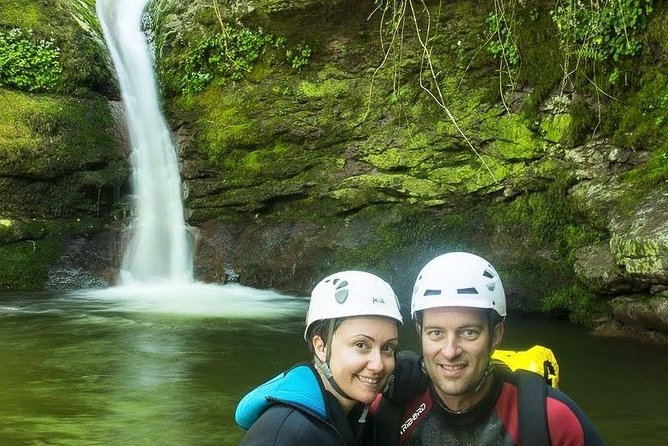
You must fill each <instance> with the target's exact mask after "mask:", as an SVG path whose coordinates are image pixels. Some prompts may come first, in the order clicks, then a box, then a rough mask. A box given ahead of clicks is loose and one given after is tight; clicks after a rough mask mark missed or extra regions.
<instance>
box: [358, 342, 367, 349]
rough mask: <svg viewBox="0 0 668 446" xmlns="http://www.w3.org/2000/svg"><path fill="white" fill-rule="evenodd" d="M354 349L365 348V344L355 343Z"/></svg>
mask: <svg viewBox="0 0 668 446" xmlns="http://www.w3.org/2000/svg"><path fill="white" fill-rule="evenodd" d="M355 347H357V348H366V347H367V346H366V343H364V342H355Z"/></svg>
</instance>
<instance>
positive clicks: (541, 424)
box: [514, 369, 550, 446]
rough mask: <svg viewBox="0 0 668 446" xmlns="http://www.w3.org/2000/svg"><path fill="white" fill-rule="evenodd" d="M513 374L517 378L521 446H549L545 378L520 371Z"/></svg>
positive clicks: (526, 371)
mask: <svg viewBox="0 0 668 446" xmlns="http://www.w3.org/2000/svg"><path fill="white" fill-rule="evenodd" d="M514 374H515V376H516V377H517V389H518V395H517V405H518V412H519V421H520V436H521V437H520V438H521V442H522V446H549V445H550V431H549V428H548V424H547V405H546V402H547V384H546V383H545V378H543V377H542V376H540V375H538V374H537V373H533V372H529V371H528V370H521V369H518V370H516V371H515V372H514Z"/></svg>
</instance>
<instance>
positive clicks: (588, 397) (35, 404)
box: [0, 286, 668, 445]
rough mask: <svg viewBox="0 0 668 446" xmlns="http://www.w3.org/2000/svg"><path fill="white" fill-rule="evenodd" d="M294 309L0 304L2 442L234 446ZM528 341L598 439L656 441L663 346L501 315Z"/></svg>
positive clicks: (515, 340) (226, 302) (275, 361)
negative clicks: (552, 359)
mask: <svg viewBox="0 0 668 446" xmlns="http://www.w3.org/2000/svg"><path fill="white" fill-rule="evenodd" d="M305 311H306V301H305V300H304V299H299V298H292V297H289V296H281V295H277V294H275V293H271V292H264V291H258V290H252V289H246V288H244V287H238V286H231V287H194V288H184V289H178V288H174V287H170V289H167V290H165V289H147V290H143V291H141V292H139V293H138V292H137V290H118V289H116V290H113V291H111V290H108V291H106V292H96V293H70V294H61V295H52V294H51V295H50V294H4V295H0V340H1V341H2V342H0V401H2V404H0V445H26V444H30V445H41V444H48V445H130V444H131V445H156V444H160V445H185V444H197V445H236V444H238V442H239V440H240V439H241V436H242V432H241V431H240V430H239V429H238V428H237V427H236V426H235V425H234V421H233V413H234V408H235V405H236V402H237V401H238V400H239V398H240V397H241V396H242V395H243V394H244V393H245V392H246V391H247V390H249V389H250V388H252V387H254V386H255V385H257V384H259V383H260V382H262V381H264V380H266V379H267V378H269V377H271V376H274V375H275V374H276V373H278V372H279V371H281V370H283V369H285V368H287V367H289V366H291V365H292V364H293V363H295V362H298V361H304V360H308V353H307V349H306V345H305V343H304V341H303V340H302V338H301V336H302V329H303V328H302V327H303V325H302V324H303V317H304V313H305ZM402 344H403V346H404V347H407V348H412V349H415V348H416V346H417V340H416V336H415V335H414V334H413V333H412V331H411V330H410V329H408V328H406V329H405V330H404V333H403V337H402ZM533 344H543V345H546V346H549V347H550V348H552V350H553V351H554V353H555V355H556V356H557V359H558V361H559V365H560V367H561V375H560V379H561V388H562V390H564V391H566V393H568V394H569V395H571V396H572V397H573V398H574V399H575V400H576V401H577V402H578V403H579V405H580V406H581V407H583V409H584V410H585V411H586V412H587V413H588V414H589V416H590V417H591V418H592V420H593V421H594V423H595V424H596V426H597V428H598V429H599V431H600V432H601V434H602V435H603V436H604V438H605V440H606V442H607V443H608V444H610V445H628V444H643V445H663V444H665V442H666V438H668V417H666V416H665V412H666V409H667V408H668V407H667V405H668V403H667V401H668V386H666V385H665V379H666V372H668V354H667V353H668V349H666V348H661V347H656V346H647V345H642V344H635V343H632V342H628V341H620V340H611V339H601V338H595V337H591V336H590V335H589V334H588V333H587V332H586V331H585V330H583V329H580V328H577V327H573V326H572V325H570V324H568V323H566V322H563V321H553V320H539V319H524V318H520V317H513V316H511V317H509V320H508V322H507V327H506V338H505V340H504V344H503V346H502V347H503V348H506V349H513V350H519V349H525V348H528V347H530V346H531V345H533Z"/></svg>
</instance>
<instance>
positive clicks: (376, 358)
mask: <svg viewBox="0 0 668 446" xmlns="http://www.w3.org/2000/svg"><path fill="white" fill-rule="evenodd" d="M370 355H371V356H370V357H369V362H368V363H367V368H368V369H369V370H372V371H374V372H382V371H383V370H384V369H385V362H384V361H383V355H382V354H381V352H380V351H378V350H374V351H372V352H371V354H370Z"/></svg>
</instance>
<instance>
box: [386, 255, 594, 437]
mask: <svg viewBox="0 0 668 446" xmlns="http://www.w3.org/2000/svg"><path fill="white" fill-rule="evenodd" d="M411 316H412V317H413V320H414V321H415V326H416V328H417V331H418V333H419V335H420V341H421V344H422V360H421V363H420V362H418V361H419V359H417V358H415V359H412V360H411V359H406V358H404V359H403V360H401V361H399V363H398V364H397V367H398V369H399V371H398V372H397V373H396V382H394V389H393V390H391V391H390V392H389V394H394V395H395V397H389V398H388V397H387V396H386V397H384V398H383V399H382V401H380V404H378V405H377V406H376V407H375V409H376V415H377V419H378V420H379V421H380V423H382V428H383V430H384V432H385V433H386V434H387V435H388V438H386V439H384V443H383V444H387V445H391V444H400V445H411V446H412V445H425V446H437V445H438V446H440V445H519V444H522V445H523V446H526V445H549V444H552V445H574V446H575V445H586V446H589V445H600V444H603V442H602V440H601V438H600V437H599V435H598V433H597V432H596V430H595V429H594V427H593V425H592V423H591V421H590V420H589V419H588V418H587V416H586V415H585V414H584V413H583V412H582V410H581V409H580V408H579V407H578V406H577V405H576V404H575V403H574V402H573V401H572V400H571V399H570V398H569V397H567V396H566V395H565V394H563V393H562V392H560V391H558V390H556V389H554V388H552V387H550V386H547V385H546V383H545V382H544V380H543V379H542V378H541V377H540V376H539V375H537V374H532V373H531V372H523V373H522V372H515V373H513V372H511V371H510V370H509V369H504V368H503V367H501V366H499V365H495V364H493V363H492V361H491V355H492V352H493V351H494V349H495V348H496V347H497V346H498V345H499V344H500V342H501V339H502V338H503V330H504V318H505V316H506V298H505V293H504V291H503V286H502V284H501V280H500V279H499V275H498V274H497V272H496V270H495V269H494V267H493V266H492V265H491V264H489V263H488V262H487V261H485V260H484V259H482V258H480V257H478V256H476V255H473V254H468V253H463V252H453V253H448V254H444V255H441V256H439V257H436V258H435V259H433V260H431V261H430V262H429V263H427V265H425V267H424V268H423V269H422V271H420V274H419V275H418V278H417V280H416V282H415V287H414V289H413V296H412V300H411ZM420 368H421V370H423V371H424V372H426V373H427V375H428V380H427V381H428V383H429V385H428V386H427V388H426V389H424V387H425V386H424V385H423V386H422V389H421V390H420V391H419V392H417V391H415V390H414V389H415V387H416V385H415V383H416V380H415V377H416V371H417V372H418V373H417V374H419V371H420ZM407 370H408V371H407ZM402 377H403V378H402ZM407 389H409V390H407ZM407 393H408V394H409V395H410V394H411V393H412V395H411V397H412V398H409V402H408V403H406V399H405V396H406V395H407ZM416 393H417V396H415V394H416ZM396 395H403V396H402V397H401V398H396Z"/></svg>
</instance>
